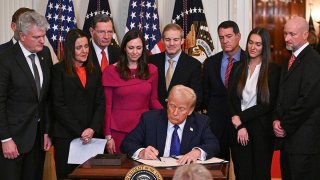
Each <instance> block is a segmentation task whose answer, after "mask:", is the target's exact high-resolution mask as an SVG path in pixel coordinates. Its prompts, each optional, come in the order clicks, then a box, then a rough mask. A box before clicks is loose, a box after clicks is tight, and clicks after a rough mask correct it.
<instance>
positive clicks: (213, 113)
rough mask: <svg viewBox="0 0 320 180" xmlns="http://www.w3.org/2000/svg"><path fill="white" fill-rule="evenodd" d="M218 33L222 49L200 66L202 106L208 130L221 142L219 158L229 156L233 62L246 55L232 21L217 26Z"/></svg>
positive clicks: (239, 35) (236, 28)
mask: <svg viewBox="0 0 320 180" xmlns="http://www.w3.org/2000/svg"><path fill="white" fill-rule="evenodd" d="M217 30H218V35H219V40H220V44H221V48H222V51H221V52H219V53H217V54H215V55H214V56H211V57H209V58H207V59H206V60H205V62H204V66H203V77H204V79H203V99H204V101H203V102H204V103H203V104H204V109H206V111H207V115H208V116H209V117H210V119H211V122H210V126H211V130H212V132H213V133H214V134H215V135H216V136H217V138H218V139H219V142H220V148H221V151H220V154H219V155H218V157H219V158H223V159H226V160H229V159H230V157H229V156H230V155H229V154H230V151H229V127H230V126H231V117H230V115H229V110H228V109H229V106H228V96H227V94H228V93H227V88H228V82H229V75H230V72H231V69H232V67H233V63H234V62H237V61H240V60H242V59H244V58H245V52H244V51H243V50H242V49H241V48H240V46H239V42H240V39H241V34H240V31H239V27H238V25H237V24H236V23H235V22H234V21H224V22H222V23H221V24H220V25H219V26H218V29H217Z"/></svg>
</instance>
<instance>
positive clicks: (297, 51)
mask: <svg viewBox="0 0 320 180" xmlns="http://www.w3.org/2000/svg"><path fill="white" fill-rule="evenodd" d="M308 45H309V43H308V42H306V43H305V44H304V45H302V46H301V47H300V48H299V49H297V50H296V51H295V52H293V54H294V56H295V57H298V55H299V54H300V53H301V51H302V50H303V49H304V48H305V47H307V46H308Z"/></svg>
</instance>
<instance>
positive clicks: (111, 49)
mask: <svg viewBox="0 0 320 180" xmlns="http://www.w3.org/2000/svg"><path fill="white" fill-rule="evenodd" d="M89 47H90V52H89V58H91V60H92V62H93V65H94V67H95V68H96V69H97V70H98V72H99V73H100V75H101V74H102V73H101V67H100V64H99V60H98V58H97V54H96V51H95V50H94V47H93V45H92V42H91V41H90V43H89ZM108 54H109V59H108V61H109V64H114V63H116V62H117V61H118V60H119V58H120V49H119V48H117V47H115V46H111V45H110V46H108Z"/></svg>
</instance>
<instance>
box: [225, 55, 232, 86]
mask: <svg viewBox="0 0 320 180" xmlns="http://www.w3.org/2000/svg"><path fill="white" fill-rule="evenodd" d="M232 60H233V57H232V56H229V57H228V65H227V69H226V73H225V77H224V86H225V87H226V88H228V83H229V76H230V72H231V69H232V66H233V63H232Z"/></svg>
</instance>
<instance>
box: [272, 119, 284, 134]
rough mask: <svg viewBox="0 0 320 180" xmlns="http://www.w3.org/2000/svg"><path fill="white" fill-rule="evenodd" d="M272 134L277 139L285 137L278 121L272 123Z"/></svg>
mask: <svg viewBox="0 0 320 180" xmlns="http://www.w3.org/2000/svg"><path fill="white" fill-rule="evenodd" d="M273 133H274V135H276V136H277V137H285V136H286V135H287V133H286V131H285V130H284V129H282V127H281V123H280V121H279V120H274V121H273Z"/></svg>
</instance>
